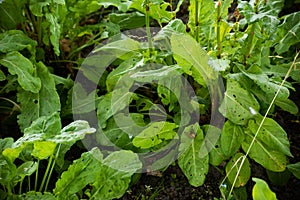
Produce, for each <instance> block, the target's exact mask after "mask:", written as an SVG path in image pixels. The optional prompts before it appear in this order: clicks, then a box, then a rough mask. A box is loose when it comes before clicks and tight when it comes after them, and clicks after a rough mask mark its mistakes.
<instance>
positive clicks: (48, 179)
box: [44, 144, 61, 192]
mask: <svg viewBox="0 0 300 200" xmlns="http://www.w3.org/2000/svg"><path fill="white" fill-rule="evenodd" d="M60 146H61V144H59V146H58V149H57V152H56V154H55V158H54V161H53V163H52V166H51V169H50V173H49V175H48V178H47V181H46V186H45V190H44V192H46V191H47V189H48V184H49V181H50V178H51V175H52V172H53V169H54V166H55V161H56V159H57V158H58V154H59V151H60Z"/></svg>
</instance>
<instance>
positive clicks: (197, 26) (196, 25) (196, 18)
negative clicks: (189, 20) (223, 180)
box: [195, 0, 199, 42]
mask: <svg viewBox="0 0 300 200" xmlns="http://www.w3.org/2000/svg"><path fill="white" fill-rule="evenodd" d="M198 9H199V2H198V0H196V2H195V11H196V12H195V39H196V41H197V42H199V18H198V16H199V13H198Z"/></svg>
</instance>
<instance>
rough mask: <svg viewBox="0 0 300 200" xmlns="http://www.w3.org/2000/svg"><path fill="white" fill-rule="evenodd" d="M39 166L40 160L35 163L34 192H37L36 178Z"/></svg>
mask: <svg viewBox="0 0 300 200" xmlns="http://www.w3.org/2000/svg"><path fill="white" fill-rule="evenodd" d="M39 165H40V159H38V161H37V168H36V172H35V182H34V191H37V182H38V176H39Z"/></svg>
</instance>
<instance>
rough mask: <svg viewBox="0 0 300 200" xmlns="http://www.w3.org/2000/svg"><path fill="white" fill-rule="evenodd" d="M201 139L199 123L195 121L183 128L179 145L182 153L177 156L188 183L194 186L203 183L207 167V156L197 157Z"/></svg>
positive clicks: (201, 132) (202, 139)
mask: <svg viewBox="0 0 300 200" xmlns="http://www.w3.org/2000/svg"><path fill="white" fill-rule="evenodd" d="M203 141H204V135H203V131H202V129H201V128H200V127H199V124H198V123H196V124H194V125H190V126H188V127H186V128H185V129H184V131H183V133H182V136H181V144H180V146H179V150H180V151H182V154H181V155H180V157H179V158H178V165H179V167H180V168H181V170H182V171H183V173H184V174H185V176H186V177H187V179H188V180H189V183H190V184H191V185H193V186H195V187H198V186H201V185H203V184H204V181H205V177H206V174H207V173H208V168H209V164H208V160H209V156H208V155H206V156H204V157H202V158H200V157H199V154H200V147H201V146H202V145H203Z"/></svg>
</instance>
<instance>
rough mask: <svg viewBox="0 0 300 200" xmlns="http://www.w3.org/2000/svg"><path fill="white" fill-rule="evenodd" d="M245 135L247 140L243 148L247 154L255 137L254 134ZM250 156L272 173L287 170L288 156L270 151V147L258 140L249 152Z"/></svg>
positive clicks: (247, 133)
mask: <svg viewBox="0 0 300 200" xmlns="http://www.w3.org/2000/svg"><path fill="white" fill-rule="evenodd" d="M245 133H246V134H245V140H244V142H243V143H242V148H243V150H244V151H245V152H247V151H248V149H249V147H250V144H251V142H252V140H253V139H254V137H253V134H252V133H249V132H245ZM249 156H250V158H252V159H253V160H255V161H256V162H258V163H259V164H261V165H262V166H263V167H264V168H266V169H268V170H270V171H274V172H282V171H284V170H285V168H286V164H287V158H286V156H285V155H284V154H283V153H281V152H279V151H276V150H270V149H268V147H267V146H266V145H264V144H263V143H262V141H260V140H258V139H257V138H256V139H255V141H254V143H253V145H252V148H251V149H250V151H249Z"/></svg>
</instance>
